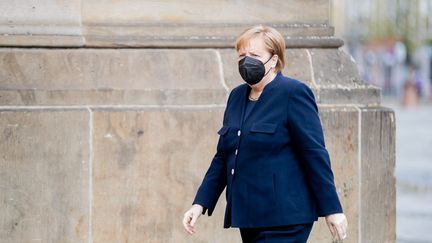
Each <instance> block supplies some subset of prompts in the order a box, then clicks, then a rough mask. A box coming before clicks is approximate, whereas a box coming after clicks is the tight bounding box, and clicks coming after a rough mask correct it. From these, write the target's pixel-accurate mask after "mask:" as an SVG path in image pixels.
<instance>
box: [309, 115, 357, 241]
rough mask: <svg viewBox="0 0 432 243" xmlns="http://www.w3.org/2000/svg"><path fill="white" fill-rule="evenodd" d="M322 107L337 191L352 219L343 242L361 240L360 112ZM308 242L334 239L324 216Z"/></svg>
mask: <svg viewBox="0 0 432 243" xmlns="http://www.w3.org/2000/svg"><path fill="white" fill-rule="evenodd" d="M319 109H320V118H321V122H322V125H323V130H324V136H325V143H326V147H327V150H328V152H329V154H330V159H331V163H332V164H331V165H332V169H333V173H334V177H335V183H336V188H337V192H338V195H339V198H340V200H341V203H342V206H343V209H344V212H345V214H346V216H347V218H348V221H349V231H348V235H349V238H348V239H347V240H346V241H344V242H359V241H358V240H357V239H358V236H359V232H358V228H359V226H358V222H359V207H360V205H359V200H360V199H359V194H358V190H359V176H360V174H359V173H360V172H359V166H358V164H359V161H358V151H359V149H360V146H359V144H358V141H359V140H358V139H359V137H358V136H359V133H358V129H359V123H358V122H359V120H358V116H359V112H358V110H357V109H355V108H352V107H320V108H319ZM309 242H331V234H330V231H329V230H328V227H327V225H326V223H325V220H324V219H323V218H321V219H320V220H319V222H318V223H315V224H314V228H313V231H312V233H311V237H310V239H309Z"/></svg>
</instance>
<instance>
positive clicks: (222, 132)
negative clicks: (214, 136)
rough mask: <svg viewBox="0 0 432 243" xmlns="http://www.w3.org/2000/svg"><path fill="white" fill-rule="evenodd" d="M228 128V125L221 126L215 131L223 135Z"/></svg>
mask: <svg viewBox="0 0 432 243" xmlns="http://www.w3.org/2000/svg"><path fill="white" fill-rule="evenodd" d="M228 130H229V127H228V126H223V127H222V128H221V129H219V131H218V132H217V133H218V134H219V135H221V136H223V135H225V134H226V133H227V132H228Z"/></svg>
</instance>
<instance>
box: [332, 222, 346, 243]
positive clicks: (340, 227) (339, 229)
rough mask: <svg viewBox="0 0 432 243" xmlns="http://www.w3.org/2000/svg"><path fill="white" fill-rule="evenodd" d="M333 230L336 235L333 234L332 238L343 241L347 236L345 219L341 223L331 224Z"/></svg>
mask: <svg viewBox="0 0 432 243" xmlns="http://www.w3.org/2000/svg"><path fill="white" fill-rule="evenodd" d="M332 228H334V231H335V232H336V235H333V239H336V240H339V241H343V240H345V238H346V237H347V228H348V224H347V222H346V220H343V221H342V222H341V223H338V224H333V227H332Z"/></svg>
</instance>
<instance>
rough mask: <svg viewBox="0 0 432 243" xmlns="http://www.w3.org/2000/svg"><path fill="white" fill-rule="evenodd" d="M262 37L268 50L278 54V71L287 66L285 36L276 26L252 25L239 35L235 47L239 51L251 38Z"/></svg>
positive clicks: (276, 68)
mask: <svg viewBox="0 0 432 243" xmlns="http://www.w3.org/2000/svg"><path fill="white" fill-rule="evenodd" d="M256 37H260V38H262V39H263V41H264V44H265V46H266V48H267V51H268V52H270V54H272V55H278V57H279V58H278V61H277V63H276V67H275V70H276V71H277V72H278V71H280V70H282V69H283V67H284V66H285V39H284V38H283V36H282V35H281V34H280V33H279V32H278V31H277V30H276V29H274V28H272V27H269V26H263V25H255V26H252V27H250V28H248V29H246V30H245V31H243V33H241V34H240V36H239V37H237V40H236V44H235V48H236V51H239V50H240V49H241V48H243V47H244V46H245V45H247V44H248V42H249V40H251V39H253V38H256Z"/></svg>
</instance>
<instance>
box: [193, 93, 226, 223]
mask: <svg viewBox="0 0 432 243" xmlns="http://www.w3.org/2000/svg"><path fill="white" fill-rule="evenodd" d="M231 96H232V92H231V93H230V95H229V97H228V101H227V106H228V103H229V102H230V99H231ZM225 117H226V110H225V112H224V118H223V120H224V123H225ZM223 132H224V131H223V128H222V129H221V130H219V132H218V133H219V135H222V134H221V133H223ZM225 132H226V131H225ZM222 148H223V144H222V138H221V136H219V141H218V144H217V147H216V154H215V155H214V157H213V160H212V161H211V163H210V166H209V168H208V170H207V172H206V174H205V176H204V179H203V181H202V183H201V185H200V187H199V188H198V191H197V194H196V196H195V199H194V201H193V203H192V204H199V205H201V206H203V207H204V211H203V214H205V213H206V211H207V213H208V216H211V215H212V213H213V211H214V208H215V207H216V203H217V201H218V199H219V197H220V195H221V193H222V191H223V190H224V189H225V186H226V184H227V174H226V171H227V170H226V163H225V158H224V153H223V152H222V151H223V150H222Z"/></svg>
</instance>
